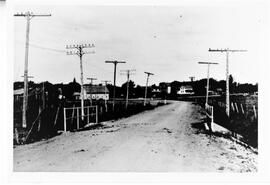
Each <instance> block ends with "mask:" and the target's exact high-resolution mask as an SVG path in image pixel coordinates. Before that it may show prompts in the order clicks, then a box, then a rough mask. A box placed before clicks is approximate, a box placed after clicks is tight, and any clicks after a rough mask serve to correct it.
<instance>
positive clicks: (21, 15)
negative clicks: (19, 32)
mask: <svg viewBox="0 0 270 185" xmlns="http://www.w3.org/2000/svg"><path fill="white" fill-rule="evenodd" d="M14 16H15V17H25V18H26V21H27V22H26V41H25V61H24V90H23V92H24V93H23V114H22V127H23V128H26V127H27V124H26V109H27V96H28V93H27V91H28V51H29V32H30V20H31V19H32V18H33V17H47V16H51V14H33V12H29V11H28V12H26V13H17V14H14Z"/></svg>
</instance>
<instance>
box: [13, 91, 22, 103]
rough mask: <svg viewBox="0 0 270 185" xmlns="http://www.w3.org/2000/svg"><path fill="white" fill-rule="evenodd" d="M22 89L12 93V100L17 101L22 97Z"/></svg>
mask: <svg viewBox="0 0 270 185" xmlns="http://www.w3.org/2000/svg"><path fill="white" fill-rule="evenodd" d="M23 93H24V89H23V88H21V89H16V90H14V91H13V95H14V100H16V101H19V99H20V98H22V97H23Z"/></svg>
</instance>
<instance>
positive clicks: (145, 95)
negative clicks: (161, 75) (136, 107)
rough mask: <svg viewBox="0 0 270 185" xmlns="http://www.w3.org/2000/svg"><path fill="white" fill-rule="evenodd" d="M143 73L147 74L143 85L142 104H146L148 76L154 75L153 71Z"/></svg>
mask: <svg viewBox="0 0 270 185" xmlns="http://www.w3.org/2000/svg"><path fill="white" fill-rule="evenodd" d="M144 73H145V74H147V78H146V86H145V94H144V102H143V105H144V106H145V105H146V98H147V86H148V80H149V76H150V75H154V74H153V73H150V72H144Z"/></svg>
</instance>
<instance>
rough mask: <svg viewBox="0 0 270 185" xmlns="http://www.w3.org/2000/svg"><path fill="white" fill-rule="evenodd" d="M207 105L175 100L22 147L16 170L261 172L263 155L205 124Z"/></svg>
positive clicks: (16, 152) (17, 149) (16, 155)
mask: <svg viewBox="0 0 270 185" xmlns="http://www.w3.org/2000/svg"><path fill="white" fill-rule="evenodd" d="M203 117H204V116H203V113H202V109H201V108H200V107H199V106H198V105H195V104H193V103H191V102H172V103H171V104H168V105H164V106H161V107H158V108H156V109H154V110H150V111H145V112H142V113H139V114H137V115H134V116H131V117H128V118H124V119H120V120H117V121H109V122H105V123H103V124H104V127H102V128H97V129H94V130H86V131H80V132H69V133H66V134H61V135H59V136H56V137H54V138H51V139H48V140H46V141H40V142H36V143H33V144H28V145H21V146H16V147H15V148H14V171H31V172H36V171H93V172H106V171H109V172H115V171H116V172H172V171H174V172H224V171H225V172H227V171H232V172H256V171H257V154H255V153H254V152H252V151H251V150H249V149H247V148H245V147H243V146H241V145H239V144H237V143H235V142H233V141H232V140H230V139H226V138H224V137H221V136H216V135H209V134H208V133H207V132H206V131H205V130H204V128H203V126H202V125H203V124H202V119H203Z"/></svg>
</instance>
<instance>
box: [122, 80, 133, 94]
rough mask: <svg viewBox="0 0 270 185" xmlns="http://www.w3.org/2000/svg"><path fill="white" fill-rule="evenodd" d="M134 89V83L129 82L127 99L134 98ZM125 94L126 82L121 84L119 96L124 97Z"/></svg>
mask: <svg viewBox="0 0 270 185" xmlns="http://www.w3.org/2000/svg"><path fill="white" fill-rule="evenodd" d="M134 87H135V83H134V82H133V81H132V80H130V81H129V97H130V98H132V97H134V95H135V94H134ZM126 93H127V82H125V83H123V84H122V86H121V94H123V95H124V97H126Z"/></svg>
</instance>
